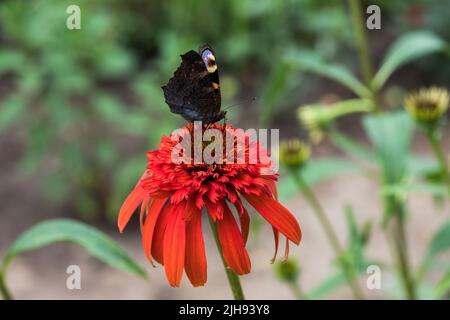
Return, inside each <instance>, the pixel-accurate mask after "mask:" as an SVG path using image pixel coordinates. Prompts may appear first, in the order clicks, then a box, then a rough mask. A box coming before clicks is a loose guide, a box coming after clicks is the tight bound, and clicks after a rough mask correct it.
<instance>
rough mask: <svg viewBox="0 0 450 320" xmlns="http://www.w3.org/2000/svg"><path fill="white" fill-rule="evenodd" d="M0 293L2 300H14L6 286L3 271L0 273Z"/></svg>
mask: <svg viewBox="0 0 450 320" xmlns="http://www.w3.org/2000/svg"><path fill="white" fill-rule="evenodd" d="M0 293H1V294H2V296H3V299H4V300H13V299H14V298H13V296H12V294H11V292H10V291H9V289H8V287H7V286H6V283H5V273H4V272H3V271H0Z"/></svg>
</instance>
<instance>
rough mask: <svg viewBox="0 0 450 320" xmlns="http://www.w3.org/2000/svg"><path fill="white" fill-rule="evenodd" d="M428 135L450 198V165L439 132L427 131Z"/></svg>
mask: <svg viewBox="0 0 450 320" xmlns="http://www.w3.org/2000/svg"><path fill="white" fill-rule="evenodd" d="M426 135H427V138H428V140H429V141H430V144H431V147H432V149H433V152H434V155H435V157H436V159H437V160H438V162H439V166H440V169H441V173H442V177H443V178H444V180H445V183H446V184H447V192H448V196H449V197H450V172H449V168H448V163H447V160H446V158H445V154H444V150H443V149H442V145H441V143H440V141H439V140H440V139H439V132H438V130H436V129H428V130H426Z"/></svg>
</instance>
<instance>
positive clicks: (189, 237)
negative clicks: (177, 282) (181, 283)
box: [184, 209, 207, 287]
mask: <svg viewBox="0 0 450 320" xmlns="http://www.w3.org/2000/svg"><path fill="white" fill-rule="evenodd" d="M190 216H191V219H190V220H189V221H188V222H187V223H186V259H185V261H184V269H185V271H186V274H187V276H188V278H189V280H190V281H191V283H192V285H193V286H194V287H198V286H203V285H204V284H205V283H206V278H207V275H206V254H205V244H204V241H203V233H202V215H201V211H200V210H199V209H196V212H193V213H192V214H190Z"/></svg>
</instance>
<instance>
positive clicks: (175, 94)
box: [162, 50, 225, 123]
mask: <svg viewBox="0 0 450 320" xmlns="http://www.w3.org/2000/svg"><path fill="white" fill-rule="evenodd" d="M181 58H182V62H181V65H180V66H179V67H178V69H177V70H176V71H175V73H174V75H173V77H172V78H171V79H170V80H169V82H168V83H167V84H166V85H165V86H163V87H162V89H163V91H164V98H165V100H166V103H167V104H168V105H169V107H170V111H172V112H173V113H176V114H180V115H181V116H182V117H183V118H184V119H186V120H187V121H202V122H204V123H214V122H217V121H219V120H221V119H223V118H224V117H225V112H223V111H220V105H221V98H220V89H219V88H218V87H217V86H215V85H214V84H213V80H212V76H211V74H210V73H209V72H208V70H207V69H206V66H205V64H204V62H203V60H202V58H201V56H200V55H199V54H198V53H197V52H195V51H193V50H191V51H189V52H187V53H185V54H183V55H181ZM215 76H216V77H217V78H218V75H217V74H216V75H215ZM215 81H218V80H215Z"/></svg>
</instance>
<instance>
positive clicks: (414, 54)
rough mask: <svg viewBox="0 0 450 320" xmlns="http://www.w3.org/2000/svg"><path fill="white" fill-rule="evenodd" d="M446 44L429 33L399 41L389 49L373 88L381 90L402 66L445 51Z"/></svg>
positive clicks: (419, 32)
mask: <svg viewBox="0 0 450 320" xmlns="http://www.w3.org/2000/svg"><path fill="white" fill-rule="evenodd" d="M447 46H448V45H447V44H446V42H445V41H444V40H443V39H441V38H439V37H438V36H436V35H434V34H433V33H431V32H429V31H415V32H410V33H407V34H405V35H404V36H402V37H400V38H399V39H397V40H396V41H395V42H394V43H393V44H392V45H391V47H390V48H389V50H388V52H387V54H386V56H385V58H384V60H383V62H382V65H381V67H380V69H379V70H378V72H377V73H376V75H375V76H374V79H373V83H372V84H373V87H374V88H375V89H377V90H378V89H380V88H381V87H382V86H383V85H384V83H385V82H386V80H387V79H388V78H389V77H390V76H391V74H392V73H393V72H394V71H395V70H397V69H398V68H399V67H401V66H402V65H404V64H406V63H408V62H411V61H413V60H416V59H419V58H421V57H423V56H425V55H427V54H431V53H435V52H438V51H443V50H444V49H445V48H446V47H447Z"/></svg>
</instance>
